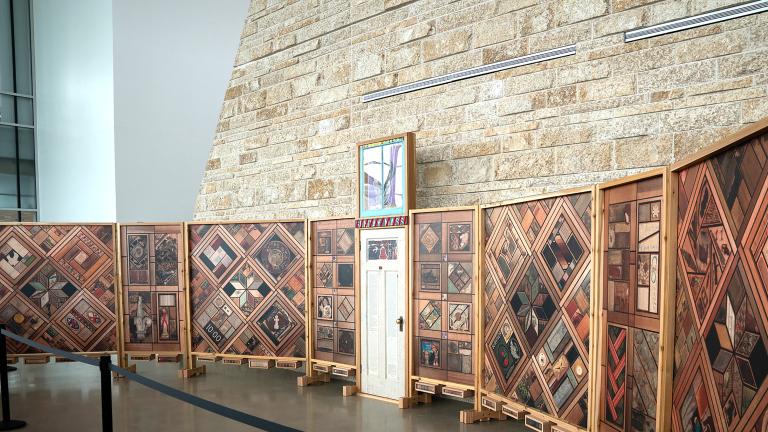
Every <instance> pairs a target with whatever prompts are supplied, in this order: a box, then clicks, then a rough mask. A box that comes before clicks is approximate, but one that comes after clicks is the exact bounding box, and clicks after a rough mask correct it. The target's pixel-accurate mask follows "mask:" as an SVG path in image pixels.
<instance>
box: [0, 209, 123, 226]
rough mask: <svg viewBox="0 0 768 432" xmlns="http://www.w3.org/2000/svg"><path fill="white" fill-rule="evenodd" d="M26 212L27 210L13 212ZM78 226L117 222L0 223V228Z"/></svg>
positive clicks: (104, 224)
mask: <svg viewBox="0 0 768 432" xmlns="http://www.w3.org/2000/svg"><path fill="white" fill-rule="evenodd" d="M13 211H17V212H24V211H27V210H24V209H21V210H13ZM78 225H103V226H106V225H112V226H114V225H115V222H0V226H19V227H20V226H78Z"/></svg>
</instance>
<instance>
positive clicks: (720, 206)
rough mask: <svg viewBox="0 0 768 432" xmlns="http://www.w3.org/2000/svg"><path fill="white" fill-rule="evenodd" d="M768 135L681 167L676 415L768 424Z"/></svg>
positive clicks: (689, 420) (690, 424)
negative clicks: (684, 167)
mask: <svg viewBox="0 0 768 432" xmlns="http://www.w3.org/2000/svg"><path fill="white" fill-rule="evenodd" d="M766 176H768V134H767V135H763V136H761V137H758V138H755V139H753V140H751V141H748V142H746V143H744V144H741V145H737V146H734V147H732V148H730V149H728V150H726V151H725V152H723V153H720V154H718V155H715V156H713V157H711V158H709V159H707V160H705V161H702V162H700V163H698V164H696V165H693V166H691V167H689V168H686V169H685V170H683V171H681V172H680V176H679V182H678V186H679V188H678V203H677V204H678V231H677V236H678V237H677V241H678V244H677V302H676V305H675V308H676V311H675V312H676V316H677V319H676V322H675V372H674V385H673V396H672V403H673V413H672V423H673V427H674V430H675V431H678V432H681V431H713V432H714V431H757V432H763V431H766V430H768V414H766V412H768V399H767V398H766V394H767V393H768V380H766V376H767V375H768V349H767V347H768V333H767V331H768V291H766V285H767V284H768V181H766Z"/></svg>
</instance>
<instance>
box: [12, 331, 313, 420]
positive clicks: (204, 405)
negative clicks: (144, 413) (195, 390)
mask: <svg viewBox="0 0 768 432" xmlns="http://www.w3.org/2000/svg"><path fill="white" fill-rule="evenodd" d="M6 337H9V338H11V339H13V340H15V341H17V342H21V343H23V344H25V345H29V346H31V347H32V348H36V349H38V350H40V351H42V352H46V353H51V354H54V355H56V356H59V357H66V358H68V359H70V360H73V361H77V362H80V363H85V364H87V365H90V366H96V367H98V368H99V369H100V371H101V407H102V424H103V430H104V431H105V432H107V431H111V430H112V390H111V388H112V381H111V379H110V376H109V371H110V370H111V371H113V372H116V373H118V374H120V375H122V376H124V377H125V378H127V379H129V380H131V381H135V382H137V383H139V384H141V385H143V386H146V387H149V388H151V389H152V390H155V391H158V392H160V393H163V394H164V395H166V396H170V397H172V398H174V399H178V400H180V401H182V402H186V403H188V404H190V405H194V406H196V407H198V408H201V409H204V410H206V411H210V412H212V413H214V414H218V415H220V416H222V417H226V418H228V419H230V420H234V421H236V422H240V423H243V424H246V425H248V426H253V427H255V428H258V429H261V430H264V431H266V432H301V431H300V430H299V429H294V428H291V427H288V426H285V425H281V424H279V423H275V422H272V421H269V420H266V419H263V418H259V417H254V416H252V415H250V414H247V413H244V412H242V411H238V410H235V409H232V408H228V407H225V406H224V405H220V404H217V403H216V402H212V401H209V400H206V399H203V398H201V397H197V396H195V395H192V394H189V393H186V392H183V391H181V390H178V389H175V388H173V387H169V386H167V385H165V384H161V383H159V382H157V381H155V380H152V379H149V378H147V377H144V376H141V375H138V374H135V373H133V372H130V371H128V370H126V369H123V368H121V367H119V366H116V365H114V364H112V359H111V357H110V356H108V355H107V356H102V357H101V358H100V359H99V360H97V359H95V358H90V357H86V356H83V355H80V354H75V353H71V352H67V351H63V350H60V349H58V348H53V347H50V346H46V345H43V344H40V343H38V342H35V341H33V340H30V339H27V338H25V337H23V336H19V335H17V334H15V333H12V332H10V331H8V330H6V329H5V324H0V356H2V364H0V384H2V411H3V418H2V421H0V431H2V430H10V429H18V428H20V427H24V426H25V423H24V422H22V421H19V420H10V407H9V405H10V403H9V395H8V371H7V370H6V368H5V367H3V366H6V365H7V363H8V356H7V348H6V341H5V338H6Z"/></svg>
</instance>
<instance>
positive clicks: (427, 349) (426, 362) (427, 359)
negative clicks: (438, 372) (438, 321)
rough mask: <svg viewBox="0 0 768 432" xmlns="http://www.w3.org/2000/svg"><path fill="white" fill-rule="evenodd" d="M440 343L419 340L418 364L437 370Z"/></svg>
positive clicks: (439, 365) (439, 364)
mask: <svg viewBox="0 0 768 432" xmlns="http://www.w3.org/2000/svg"><path fill="white" fill-rule="evenodd" d="M440 349H441V348H440V341H439V340H436V339H421V340H420V341H419V364H420V365H422V366H425V367H430V368H435V369H439V368H440V367H441V366H442V365H441V362H440Z"/></svg>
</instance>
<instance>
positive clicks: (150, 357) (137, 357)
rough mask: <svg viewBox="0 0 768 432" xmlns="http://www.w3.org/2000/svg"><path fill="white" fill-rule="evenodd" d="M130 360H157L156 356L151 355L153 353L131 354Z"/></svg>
mask: <svg viewBox="0 0 768 432" xmlns="http://www.w3.org/2000/svg"><path fill="white" fill-rule="evenodd" d="M129 358H130V359H131V360H135V361H151V360H154V359H155V355H154V354H151V353H147V354H131V355H130V356H129Z"/></svg>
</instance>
